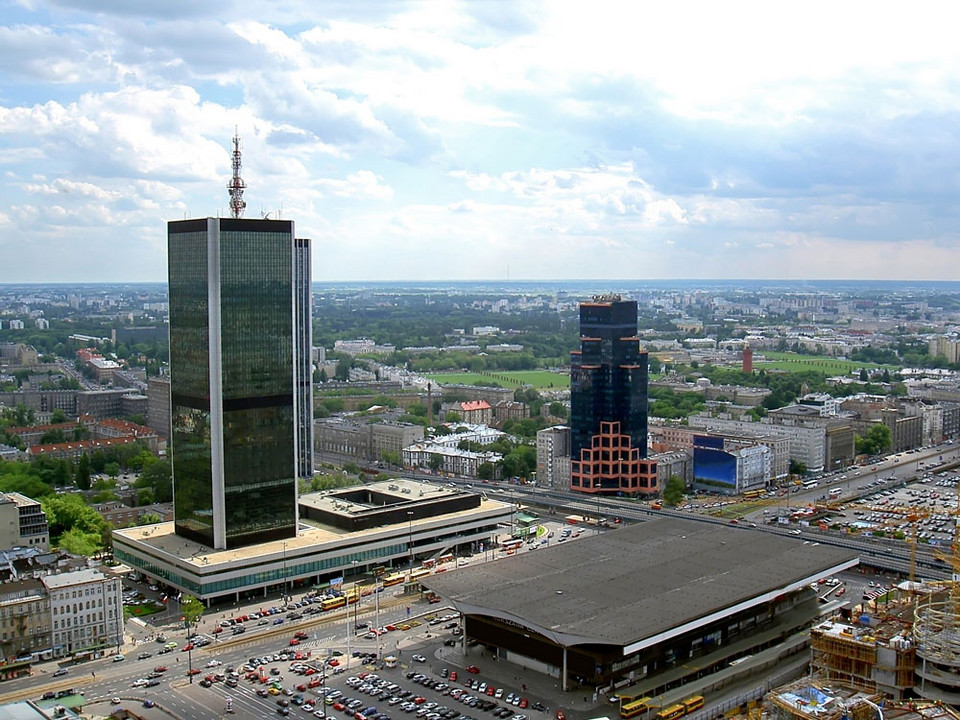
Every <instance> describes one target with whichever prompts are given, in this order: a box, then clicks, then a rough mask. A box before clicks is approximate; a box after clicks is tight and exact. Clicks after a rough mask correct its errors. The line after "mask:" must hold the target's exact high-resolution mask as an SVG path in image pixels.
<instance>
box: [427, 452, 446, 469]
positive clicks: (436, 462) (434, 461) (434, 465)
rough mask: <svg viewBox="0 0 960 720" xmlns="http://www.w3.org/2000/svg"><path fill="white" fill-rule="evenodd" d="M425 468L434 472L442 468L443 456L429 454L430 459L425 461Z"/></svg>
mask: <svg viewBox="0 0 960 720" xmlns="http://www.w3.org/2000/svg"><path fill="white" fill-rule="evenodd" d="M427 466H428V467H429V468H430V469H431V470H433V471H434V472H436V471H437V470H439V469H440V468H442V467H443V455H441V454H439V453H431V454H430V459H429V460H428V461H427Z"/></svg>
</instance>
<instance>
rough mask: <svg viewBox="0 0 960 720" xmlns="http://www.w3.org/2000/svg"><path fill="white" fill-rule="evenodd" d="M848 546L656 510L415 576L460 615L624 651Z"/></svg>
mask: <svg viewBox="0 0 960 720" xmlns="http://www.w3.org/2000/svg"><path fill="white" fill-rule="evenodd" d="M856 564H857V555H856V553H853V552H850V551H849V550H845V549H841V548H835V547H830V546H825V545H813V544H804V543H803V542H801V541H800V540H797V539H794V538H790V537H782V536H779V535H773V534H771V533H766V532H758V531H755V530H747V529H741V528H733V527H729V526H725V525H719V524H713V523H704V522H697V521H693V520H682V519H676V518H664V519H660V520H653V521H649V522H642V523H639V524H637V525H633V526H628V527H625V528H622V529H618V530H609V531H607V532H605V533H602V534H600V535H595V536H591V537H584V538H581V539H578V540H575V541H573V542H569V543H565V544H562V545H560V544H557V545H554V546H552V547H549V548H541V549H538V550H537V551H536V552H526V553H523V554H522V555H518V556H515V557H510V558H506V559H502V560H498V561H497V562H492V563H483V564H481V565H476V566H471V567H466V568H460V569H458V570H457V571H456V572H451V573H444V574H443V575H433V576H430V577H428V578H424V579H423V580H421V583H422V584H423V585H424V586H426V587H428V588H429V589H430V590H435V591H436V592H438V593H440V594H441V595H443V596H444V597H447V598H450V599H451V600H453V601H454V602H455V603H456V604H457V605H458V606H459V607H460V609H461V610H462V611H463V612H464V613H467V614H479V615H487V616H492V617H496V618H499V619H501V620H504V621H507V622H513V623H518V624H520V625H521V626H522V627H529V628H530V629H532V630H534V631H536V632H540V633H542V634H544V635H545V636H547V637H551V638H552V639H554V640H555V641H556V642H558V643H561V644H565V645H570V644H579V643H588V642H596V643H605V644H613V645H622V646H624V647H625V648H627V649H625V652H633V651H634V650H636V649H639V648H642V647H645V646H648V645H652V644H655V643H656V642H659V641H660V640H661V639H663V638H665V637H669V636H674V635H676V634H679V633H680V632H683V631H684V630H683V629H684V628H692V627H695V626H698V625H703V624H707V623H708V622H712V621H714V620H716V619H717V618H719V617H723V616H724V615H727V614H730V613H732V612H737V611H739V610H742V609H745V608H748V607H750V606H753V605H759V604H762V603H764V602H769V601H771V600H773V599H774V598H776V597H777V596H778V595H781V594H783V593H786V592H792V591H795V590H799V589H802V588H803V587H804V586H805V585H806V584H808V583H810V582H811V581H812V580H816V579H818V578H820V577H826V576H829V575H832V574H833V573H835V572H838V571H839V570H842V569H845V568H848V567H852V566H854V565H856Z"/></svg>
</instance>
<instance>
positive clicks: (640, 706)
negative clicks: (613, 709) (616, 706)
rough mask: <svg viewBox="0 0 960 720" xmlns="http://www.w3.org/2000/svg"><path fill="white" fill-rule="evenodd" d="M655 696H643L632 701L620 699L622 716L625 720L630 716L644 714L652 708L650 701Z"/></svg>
mask: <svg viewBox="0 0 960 720" xmlns="http://www.w3.org/2000/svg"><path fill="white" fill-rule="evenodd" d="M652 699H653V698H649V697H641V698H636V699H634V700H631V701H630V702H623V701H622V700H621V701H620V717H621V718H623V719H624V720H628V718H633V717H636V716H637V715H642V714H643V713H645V712H647V710H649V709H650V701H651V700H652Z"/></svg>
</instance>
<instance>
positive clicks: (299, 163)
mask: <svg viewBox="0 0 960 720" xmlns="http://www.w3.org/2000/svg"><path fill="white" fill-rule="evenodd" d="M0 7H3V8H4V18H5V21H4V24H3V25H0V37H3V39H4V42H2V43H0V167H2V169H3V175H2V177H3V180H2V186H0V187H2V192H0V252H3V254H4V257H7V258H11V259H12V262H7V263H4V264H3V267H0V283H41V282H124V281H128V282H141V281H150V282H157V281H162V280H163V278H164V277H165V276H166V262H167V258H166V242H165V237H164V232H163V228H164V223H165V222H166V221H168V220H175V219H180V218H185V217H195V216H207V215H210V216H213V215H219V216H221V217H227V216H228V215H229V210H228V194H227V190H226V185H227V182H228V180H229V177H230V150H231V138H232V137H233V134H234V131H235V130H236V132H238V133H239V135H240V137H241V140H242V143H243V150H244V156H243V158H244V171H243V176H244V179H245V180H246V182H247V184H248V190H247V193H246V195H245V199H246V200H247V202H248V207H247V212H246V217H248V218H254V219H255V218H259V217H262V216H263V215H264V214H267V213H269V215H270V217H271V218H277V217H280V218H292V217H295V218H296V219H297V226H298V228H299V229H300V231H301V232H302V233H303V234H304V236H307V237H311V238H313V241H314V253H313V255H314V260H313V277H314V280H315V281H316V282H330V281H337V280H343V281H350V280H353V281H371V282H376V281H398V280H409V281H412V282H416V281H424V280H445V279H449V280H507V279H533V280H541V279H542V280H550V279H568V278H583V279H592V280H596V281H597V283H598V284H601V283H603V282H604V281H606V280H611V279H618V278H625V279H631V278H636V279H671V278H745V279H749V278H785V279H802V278H810V279H817V278H826V279H829V278H836V279H846V278H851V279H857V278H862V279H927V278H929V279H943V280H957V279H960V269H958V267H957V264H956V263H955V262H952V260H953V254H954V252H955V250H954V247H955V244H956V221H955V210H954V209H953V207H952V197H953V195H954V194H955V186H956V181H955V177H956V176H957V170H958V164H960V160H958V158H960V137H957V135H956V133H955V132H954V131H953V127H954V126H955V125H956V123H955V122H954V120H955V117H956V115H957V113H958V109H960V92H958V91H957V89H956V88H955V87H953V85H952V82H951V78H952V77H955V76H956V75H957V72H958V70H960V50H958V49H957V48H956V47H955V44H954V43H953V41H952V38H951V37H949V35H948V33H949V32H950V31H949V28H950V27H951V24H950V23H948V22H930V17H931V16H930V14H928V13H925V12H914V13H912V14H909V15H906V14H902V13H893V12H884V9H883V7H882V6H880V7H878V6H876V5H871V6H869V9H866V8H865V7H859V6H856V5H850V6H845V7H840V8H837V7H834V6H829V5H826V4H818V3H811V4H805V5H804V6H803V8H802V12H801V11H799V10H797V9H794V8H790V7H787V6H770V5H769V4H760V3H757V4H754V3H741V4H737V5H735V6H716V5H715V4H706V3H704V4H700V3H694V4H693V5H692V6H684V7H649V6H636V7H624V6H623V4H622V3H621V4H616V3H604V2H601V3H592V4H590V5H589V6H583V5H581V4H575V3H569V4H568V3H543V4H539V3H532V2H525V3H508V2H488V3H440V2H436V3H376V2H369V3H343V4H337V3H333V4H329V3H324V4H323V5H322V6H317V7H314V6H312V5H311V4H309V3H300V2H293V1H291V2H280V3H276V4H271V6H270V8H269V15H268V14H267V11H265V10H260V9H257V6H256V5H255V4H252V3H245V2H232V3H217V4H213V5H207V4H200V5H198V4H188V3H180V2H173V3H164V4H161V5H154V6H143V7H139V8H131V7H129V6H128V4H126V3H97V4H91V3H89V2H85V1H84V0H57V1H56V2H54V1H53V0H50V1H49V2H45V1H43V0H40V1H38V2H31V3H26V2H13V1H7V2H2V3H0ZM940 7H943V6H940V5H936V4H932V5H930V6H929V8H931V9H933V10H935V11H936V10H937V9H938V8H940ZM936 15H937V13H936V12H935V13H934V16H936Z"/></svg>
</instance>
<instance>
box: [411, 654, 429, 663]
mask: <svg viewBox="0 0 960 720" xmlns="http://www.w3.org/2000/svg"><path fill="white" fill-rule="evenodd" d="M413 660H414V662H418V663H425V662H426V661H427V659H426V658H425V657H424V656H423V655H414V656H413Z"/></svg>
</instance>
